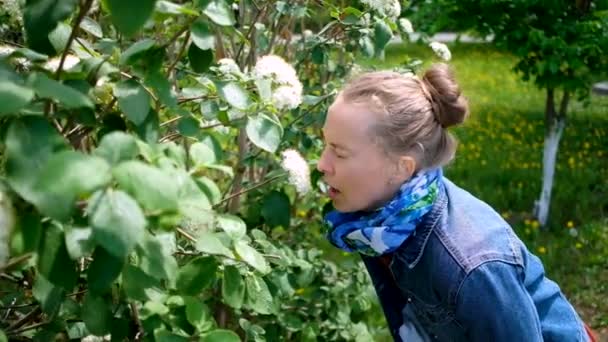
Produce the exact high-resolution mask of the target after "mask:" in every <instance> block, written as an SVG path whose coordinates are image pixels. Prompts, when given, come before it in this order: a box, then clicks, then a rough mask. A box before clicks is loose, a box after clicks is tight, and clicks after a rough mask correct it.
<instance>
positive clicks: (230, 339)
mask: <svg viewBox="0 0 608 342" xmlns="http://www.w3.org/2000/svg"><path fill="white" fill-rule="evenodd" d="M201 342H241V339H240V337H239V335H237V334H236V333H235V332H234V331H232V330H224V329H217V330H213V331H211V332H209V333H207V334H205V335H203V337H202V338H201Z"/></svg>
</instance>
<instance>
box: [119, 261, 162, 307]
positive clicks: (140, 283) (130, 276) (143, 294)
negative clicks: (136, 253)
mask: <svg viewBox="0 0 608 342" xmlns="http://www.w3.org/2000/svg"><path fill="white" fill-rule="evenodd" d="M122 289H123V290H124V291H125V294H126V295H127V297H129V298H131V299H134V300H138V301H141V302H145V301H148V300H161V299H162V297H163V296H164V294H163V293H162V290H161V288H160V281H158V280H157V279H154V278H153V277H151V276H149V275H147V274H146V273H145V272H144V271H142V270H141V269H139V268H137V267H135V266H133V265H127V266H126V267H125V268H124V270H123V272H122Z"/></svg>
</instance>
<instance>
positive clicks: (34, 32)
mask: <svg viewBox="0 0 608 342" xmlns="http://www.w3.org/2000/svg"><path fill="white" fill-rule="evenodd" d="M77 4H78V1H77V0H38V1H28V2H27V3H26V5H25V7H24V9H23V26H24V28H25V33H26V36H27V42H28V46H30V47H31V48H32V49H34V50H36V51H38V52H42V53H45V54H54V53H55V51H54V49H53V46H52V45H51V43H50V42H49V39H48V35H49V33H50V32H51V31H53V30H54V29H55V27H56V26H57V23H58V22H60V21H62V20H65V19H67V18H68V17H69V16H70V14H72V12H73V11H74V9H75V8H76V5H77Z"/></svg>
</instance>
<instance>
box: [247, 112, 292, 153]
mask: <svg viewBox="0 0 608 342" xmlns="http://www.w3.org/2000/svg"><path fill="white" fill-rule="evenodd" d="M246 130H247V136H248V137H249V139H250V140H251V142H253V143H254V144H255V145H256V146H257V147H259V148H261V149H263V150H265V151H268V152H271V153H274V152H275V151H276V150H277V148H278V147H279V144H280V143H281V137H282V136H283V127H281V125H279V124H278V123H277V122H275V121H274V120H272V119H270V118H269V117H268V116H266V115H264V114H259V115H257V116H253V117H250V118H249V120H248V121H247V128H246Z"/></svg>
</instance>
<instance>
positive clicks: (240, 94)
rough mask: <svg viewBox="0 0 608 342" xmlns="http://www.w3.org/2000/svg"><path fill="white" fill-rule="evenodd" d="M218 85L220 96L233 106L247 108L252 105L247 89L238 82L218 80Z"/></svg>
mask: <svg viewBox="0 0 608 342" xmlns="http://www.w3.org/2000/svg"><path fill="white" fill-rule="evenodd" d="M216 85H217V92H218V94H219V95H220V97H221V98H222V99H223V100H224V101H226V102H228V103H229V104H230V105H231V106H232V107H234V108H237V109H241V110H246V109H247V108H248V107H249V106H250V105H251V101H250V100H249V95H248V94H247V91H246V90H245V89H244V88H243V87H242V86H241V85H240V84H238V83H237V82H227V83H226V82H218V83H217V84H216Z"/></svg>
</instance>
